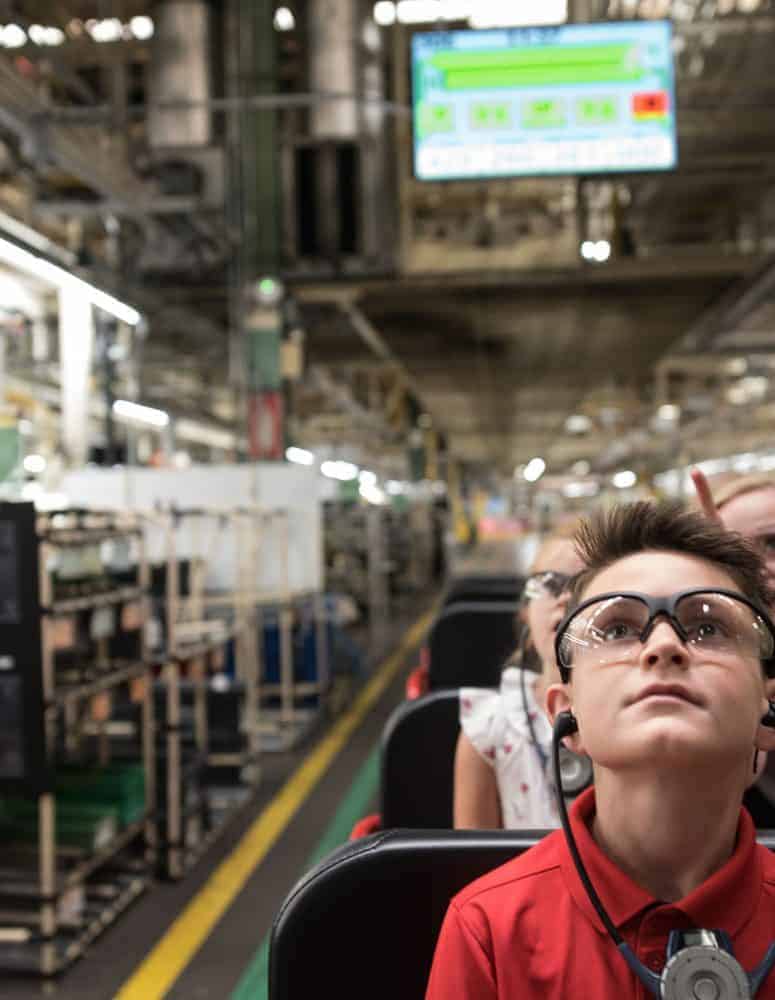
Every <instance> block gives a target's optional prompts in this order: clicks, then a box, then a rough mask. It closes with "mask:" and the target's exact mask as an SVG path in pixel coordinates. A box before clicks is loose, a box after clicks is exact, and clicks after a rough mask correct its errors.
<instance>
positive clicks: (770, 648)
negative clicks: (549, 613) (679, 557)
mask: <svg viewBox="0 0 775 1000" xmlns="http://www.w3.org/2000/svg"><path fill="white" fill-rule="evenodd" d="M659 617H664V618H665V619H666V620H667V621H668V622H669V623H670V625H671V626H672V628H673V630H674V631H675V633H676V635H677V636H678V637H679V639H680V640H681V641H682V642H683V643H685V644H686V645H687V646H689V647H690V648H693V649H695V650H696V651H697V652H701V651H702V652H704V653H705V654H706V655H709V656H711V657H715V658H729V657H737V658H740V657H752V658H754V659H759V660H762V661H765V662H764V667H765V669H766V670H767V673H768V674H769V673H770V668H771V666H772V664H771V663H769V662H766V661H769V660H771V658H772V656H773V653H775V627H773V624H772V622H771V621H770V619H769V617H768V615H767V613H766V612H765V611H764V610H763V609H762V608H759V607H757V606H756V605H755V604H754V603H753V602H752V601H749V600H748V598H747V597H744V596H743V595H742V594H738V593H736V592H735V591H733V590H700V589H695V590H682V591H679V592H678V593H676V594H671V595H670V596H669V597H652V596H651V595H649V594H639V593H633V592H626V593H619V594H599V595H598V596H597V597H590V598H589V599H588V600H586V601H583V602H582V603H581V604H580V605H579V606H578V607H576V608H574V609H573V610H572V611H570V612H569V613H568V614H567V615H566V616H565V619H564V620H563V621H562V622H561V623H560V627H559V629H558V630H557V636H556V639H555V646H554V648H555V654H556V657H557V665H558V666H559V668H560V674H561V675H562V679H563V681H565V682H566V683H567V681H568V679H569V677H570V670H571V668H574V669H575V668H578V667H585V666H587V665H595V664H597V665H605V664H607V663H613V662H615V661H621V660H629V659H634V658H635V657H636V656H637V655H638V651H639V649H640V646H641V645H642V644H643V643H644V642H646V640H647V639H648V637H649V635H650V634H651V632H652V630H653V628H654V626H655V624H656V621H657V619H658V618H659Z"/></svg>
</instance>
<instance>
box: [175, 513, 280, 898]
mask: <svg viewBox="0 0 775 1000" xmlns="http://www.w3.org/2000/svg"><path fill="white" fill-rule="evenodd" d="M247 516H248V515H247V514H246V512H244V511H227V510H213V509H201V510H190V509H189V510H172V511H169V512H167V513H165V514H160V515H157V517H156V525H157V527H160V528H161V529H162V530H163V532H164V535H165V537H166V554H167V572H166V595H165V606H166V622H167V629H166V637H165V650H164V654H163V666H162V673H161V681H162V685H163V691H164V706H165V709H164V711H165V750H166V776H165V777H166V808H165V811H164V818H163V819H164V822H163V829H162V830H161V831H160V834H161V841H162V844H163V846H164V864H163V870H164V873H165V874H166V875H167V876H168V877H170V878H175V879H177V878H181V877H182V876H183V875H184V874H185V873H186V871H187V870H188V869H189V868H190V867H191V866H192V865H193V864H194V863H195V862H196V861H197V860H198V858H199V857H201V855H202V854H203V853H204V851H205V850H206V849H207V847H208V846H209V845H210V843H212V841H213V839H215V837H217V836H218V834H219V833H220V832H221V831H222V830H223V828H224V827H225V826H226V824H227V823H228V822H229V820H230V819H231V818H232V817H233V816H234V815H236V814H237V813H238V812H239V811H241V809H242V808H243V807H244V806H246V805H247V803H248V802H249V801H250V799H251V797H252V795H253V793H254V791H255V788H256V786H257V784H258V781H259V778H260V767H259V747H258V742H257V726H256V722H255V720H256V717H257V713H258V696H257V681H258V661H257V648H256V643H255V641H254V637H253V636H254V633H255V628H256V625H255V620H256V619H255V610H254V608H253V606H252V605H251V603H250V602H249V601H248V600H247V599H246V594H247V580H248V579H249V575H250V571H251V569H252V561H251V560H252V556H253V553H254V549H253V545H252V542H251V541H250V538H249V533H248V534H247V537H245V535H246V532H245V521H246V518H247ZM184 521H186V522H188V523H189V524H191V523H195V524H198V529H197V530H198V536H199V542H200V545H202V543H204V544H203V551H201V552H199V553H198V557H197V559H196V565H197V571H196V572H192V573H191V578H192V580H191V592H190V593H189V594H187V595H182V594H181V593H180V586H179V573H178V554H177V544H176V534H177V532H178V531H179V530H180V528H181V524H182V523H183V522H184ZM225 535H230V536H231V540H232V542H233V544H234V551H235V552H236V554H237V567H236V573H237V578H236V580H235V581H234V584H233V587H232V589H230V590H228V591H222V592H208V590H207V588H206V586H205V579H206V572H207V568H208V565H209V564H210V562H211V560H212V558H213V554H214V553H213V549H214V546H215V545H217V544H218V543H219V542H220V543H223V540H224V536H225ZM216 616H218V617H216ZM232 644H233V647H234V659H235V677H234V688H233V690H234V691H236V690H239V691H240V692H241V693H242V694H241V698H242V705H241V709H240V711H239V716H240V719H239V723H238V730H239V732H241V733H242V734H243V735H244V745H243V746H242V747H241V748H240V749H239V750H235V751H234V752H229V753H218V752H213V751H212V748H211V732H210V726H209V722H208V700H209V699H212V698H214V697H216V696H217V693H216V692H215V691H214V690H213V689H212V687H211V683H212V675H213V673H214V672H215V671H214V670H213V669H212V666H211V660H212V658H213V657H216V658H220V659H222V660H223V659H225V658H226V655H227V651H228V649H229V647H230V646H231V645H232ZM186 691H190V693H191V699H192V703H193V704H192V709H193V725H191V726H189V727H188V729H186V727H185V726H184V722H183V710H184V706H183V701H182V695H183V693H184V692H186ZM186 735H188V736H190V737H193V741H192V745H190V746H189V747H188V751H189V753H188V756H189V759H188V760H186V746H185V736H186ZM219 769H222V770H223V771H224V772H226V771H228V772H230V773H231V774H234V773H237V774H238V775H239V777H240V780H239V781H237V782H234V781H228V780H227V779H226V778H224V779H223V780H222V781H219V780H216V779H212V780H211V779H210V778H209V777H207V776H209V775H212V773H213V772H214V771H216V772H217V771H218V770H219ZM197 771H199V772H200V773H201V789H200V792H201V796H197V792H196V790H195V791H194V793H193V798H194V803H193V805H187V804H186V801H185V796H186V789H187V787H188V785H189V782H190V776H191V772H197ZM194 784H195V783H194ZM224 798H226V799H227V800H228V802H227V805H226V807H225V808H218V805H219V804H220V803H221V802H222V801H223V799H224Z"/></svg>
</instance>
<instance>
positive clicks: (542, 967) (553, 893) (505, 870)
mask: <svg viewBox="0 0 775 1000" xmlns="http://www.w3.org/2000/svg"><path fill="white" fill-rule="evenodd" d="M594 812H595V794H594V789H589V790H587V791H586V792H584V793H583V794H582V795H581V796H579V798H578V799H577V800H576V802H575V803H574V805H573V808H572V809H571V824H572V827H573V832H574V834H575V837H576V840H577V842H578V846H579V851H580V852H581V856H582V857H583V859H584V863H585V865H586V867H587V870H588V872H589V875H590V878H591V879H592V884H593V885H594V886H595V888H596V889H597V892H598V894H599V896H600V898H601V899H602V901H603V905H604V906H605V907H606V909H607V910H608V913H609V914H610V916H611V919H612V920H613V922H614V924H615V925H616V927H617V928H618V930H619V931H620V933H621V934H622V936H623V937H624V939H625V940H626V941H627V943H628V944H629V945H630V947H631V948H632V949H633V951H634V952H635V954H636V955H637V956H638V958H639V959H640V960H641V962H643V964H644V965H646V966H647V967H648V968H649V969H653V970H654V971H656V972H659V971H661V969H662V967H663V965H664V963H665V952H666V948H667V938H668V933H669V932H670V931H671V930H673V929H677V930H680V929H689V928H694V927H696V928H706V929H708V930H726V931H727V932H728V933H729V935H730V937H731V938H732V941H733V944H734V950H735V956H736V958H737V960H738V961H739V962H740V963H741V964H742V966H743V968H744V969H745V970H746V971H747V972H750V971H751V970H752V969H754V968H755V967H756V966H757V965H758V964H759V962H761V960H762V958H763V957H764V953H765V951H766V950H767V947H768V946H769V944H770V942H771V941H773V940H775V855H773V854H771V853H770V851H768V850H767V849H766V848H764V847H761V846H760V845H759V844H757V843H756V834H755V830H754V826H753V823H752V821H751V818H750V816H749V815H748V813H747V812H746V811H745V810H744V809H741V811H740V822H739V824H738V830H737V845H736V847H735V852H734V854H733V855H732V857H731V858H730V859H729V861H728V862H727V863H726V864H725V865H724V866H723V868H721V869H720V870H719V871H717V872H716V873H715V874H714V875H712V876H711V877H710V878H709V879H708V880H707V881H706V882H704V883H703V884H702V885H701V886H700V887H699V888H698V889H695V890H694V892H692V893H690V894H689V895H688V896H686V897H685V898H684V899H682V900H679V901H678V902H677V903H660V902H659V900H656V899H654V898H653V897H652V896H650V895H649V893H648V892H646V890H645V889H642V888H641V887H640V886H639V885H637V884H636V883H635V882H633V881H632V880H631V879H629V878H628V877H627V876H626V875H625V874H624V873H623V872H621V871H620V870H619V869H618V868H617V867H616V865H615V864H614V863H613V862H612V861H610V860H609V858H608V857H607V856H606V855H605V854H604V853H603V852H602V851H601V850H600V848H599V847H598V846H597V844H596V842H595V841H594V839H593V837H592V834H591V833H590V829H589V824H590V823H591V820H592V817H593V816H594ZM651 996H652V995H651V993H650V992H649V991H648V990H647V989H646V987H645V986H643V984H642V983H641V982H640V980H639V979H637V977H636V976H635V974H634V973H632V972H630V970H629V968H628V966H627V964H626V963H625V961H624V959H623V958H622V957H621V955H620V954H619V953H618V952H617V950H616V946H615V945H614V943H613V941H611V939H610V937H609V936H608V934H607V932H606V931H605V929H604V927H603V924H602V922H601V920H600V918H599V917H598V915H597V913H596V912H595V909H594V908H593V906H592V904H591V903H590V901H589V899H588V898H587V894H586V892H585V891H584V888H583V886H582V884H581V881H580V879H579V877H578V874H577V873H576V869H575V868H574V866H573V861H572V859H571V856H570V854H569V852H568V849H567V847H566V844H565V839H564V837H563V834H562V831H561V830H558V831H556V832H554V833H552V834H550V835H549V836H547V837H546V839H545V840H542V841H541V843H540V844H538V845H537V846H536V847H533V848H532V849H531V850H529V851H527V852H526V853H525V854H523V855H521V856H520V857H517V858H515V859H514V860H513V861H509V862H507V863H506V864H505V865H502V866H501V867H500V868H496V869H495V870H494V871H492V872H490V873H489V874H487V875H485V876H484V877H483V878H480V879H477V881H475V882H472V883H471V885H469V886H467V887H466V888H465V889H464V890H463V891H462V892H460V893H458V895H457V896H455V898H454V899H453V900H452V902H451V903H450V906H449V909H448V911H447V915H446V917H445V920H444V925H443V927H442V929H441V934H440V936H439V941H438V944H437V946H436V954H435V956H434V959H433V968H432V970H431V977H430V981H429V983H428V990H427V993H426V1000H495V998H496V997H497V998H498V1000H532V998H535V1000H576V998H579V1000H586V998H595V1000H625V998H626V1000H629V998H638V1000H641V998H643V1000H645V998H649V1000H651ZM757 1000H775V970H773V971H772V972H771V973H770V975H769V977H768V978H767V979H766V980H765V982H764V984H763V985H762V987H761V989H760V990H759V993H758V994H757Z"/></svg>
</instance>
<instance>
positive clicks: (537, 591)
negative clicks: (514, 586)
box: [522, 569, 573, 601]
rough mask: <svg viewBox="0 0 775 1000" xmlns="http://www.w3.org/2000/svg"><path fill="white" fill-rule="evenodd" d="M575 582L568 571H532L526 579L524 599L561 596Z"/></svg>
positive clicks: (523, 592)
mask: <svg viewBox="0 0 775 1000" xmlns="http://www.w3.org/2000/svg"><path fill="white" fill-rule="evenodd" d="M572 583H573V577H572V576H568V574H567V573H558V572H557V571H556V570H553V569H549V570H545V571H544V572H542V573H531V574H530V576H529V577H528V578H527V580H525V586H524V589H523V590H522V600H523V601H533V600H535V599H536V598H537V597H559V596H560V594H562V593H563V592H564V591H566V590H569V589H570V587H571V585H572Z"/></svg>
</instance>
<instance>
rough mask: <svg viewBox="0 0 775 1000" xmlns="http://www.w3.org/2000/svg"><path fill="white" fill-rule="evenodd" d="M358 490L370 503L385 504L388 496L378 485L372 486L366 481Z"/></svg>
mask: <svg viewBox="0 0 775 1000" xmlns="http://www.w3.org/2000/svg"><path fill="white" fill-rule="evenodd" d="M358 492H359V493H360V495H361V496H362V497H363V499H364V500H367V501H368V502H369V503H373V504H383V503H385V501H386V500H387V497H386V496H385V494H384V492H383V491H382V490H381V489H380V488H379V487H378V486H372V485H367V484H365V483H361V486H360V488H359V490H358Z"/></svg>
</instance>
